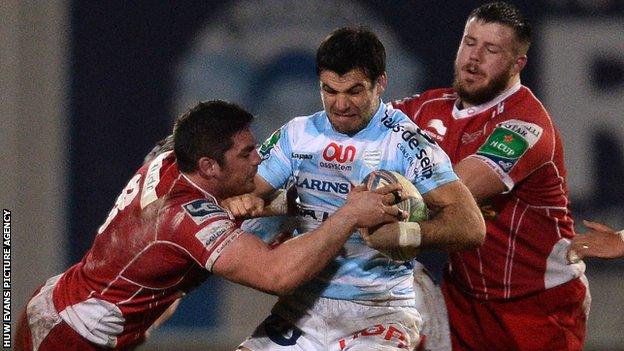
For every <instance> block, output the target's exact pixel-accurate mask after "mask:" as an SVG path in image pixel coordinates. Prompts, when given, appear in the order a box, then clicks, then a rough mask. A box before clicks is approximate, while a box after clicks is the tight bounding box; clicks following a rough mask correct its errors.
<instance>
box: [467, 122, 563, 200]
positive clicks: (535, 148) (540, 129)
mask: <svg viewBox="0 0 624 351" xmlns="http://www.w3.org/2000/svg"><path fill="white" fill-rule="evenodd" d="M549 121H550V120H549V119H547V118H540V116H538V117H537V118H530V119H526V120H521V119H507V120H504V121H502V122H499V123H497V124H496V125H495V126H494V127H493V128H492V129H491V130H490V133H489V135H488V136H487V139H486V141H485V142H484V143H483V144H482V145H481V147H480V148H479V149H478V150H477V152H476V153H475V154H474V155H473V157H477V158H479V159H480V160H482V161H483V162H485V163H486V164H487V165H488V166H490V168H492V170H494V171H495V172H496V174H497V175H498V176H499V177H500V179H501V180H502V181H503V183H505V185H506V186H507V189H508V190H511V189H512V188H513V187H514V185H515V184H517V183H519V182H520V181H522V180H523V179H525V178H526V177H527V176H529V175H530V174H531V173H532V172H534V171H535V170H536V169H538V168H539V167H541V166H542V165H544V164H545V163H546V162H549V161H552V159H553V153H554V147H555V142H554V135H553V131H552V125H551V124H550V122H549Z"/></svg>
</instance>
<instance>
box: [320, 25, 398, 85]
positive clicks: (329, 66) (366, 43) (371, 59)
mask: <svg viewBox="0 0 624 351" xmlns="http://www.w3.org/2000/svg"><path fill="white" fill-rule="evenodd" d="M356 68H360V69H361V70H362V71H363V72H364V74H365V75H366V77H367V78H368V79H370V81H371V82H373V84H374V83H375V82H376V81H377V78H379V76H380V75H381V74H382V73H384V72H385V71H386V50H385V49H384V46H383V44H382V43H381V41H379V38H377V35H375V33H373V32H372V31H371V30H369V29H367V28H363V27H360V28H349V27H345V28H340V29H336V30H335V31H333V32H332V33H331V34H330V35H329V36H328V37H327V38H325V39H324V40H323V42H321V45H320V46H319V48H318V50H317V51H316V74H317V75H320V74H321V72H322V71H325V70H329V71H333V72H336V73H338V74H339V75H343V74H345V73H347V72H349V71H351V70H352V69H356Z"/></svg>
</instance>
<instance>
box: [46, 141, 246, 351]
mask: <svg viewBox="0 0 624 351" xmlns="http://www.w3.org/2000/svg"><path fill="white" fill-rule="evenodd" d="M241 233H242V231H241V230H240V229H239V228H238V226H237V225H236V224H234V222H233V221H232V220H231V218H230V216H229V215H228V213H226V211H225V210H223V209H222V208H221V207H219V205H218V204H217V202H216V200H215V199H214V197H212V196H211V195H210V194H208V193H206V192H204V191H202V190H201V189H199V188H198V187H196V186H195V185H193V184H192V183H191V182H190V181H189V180H188V179H186V178H185V177H184V176H183V175H182V174H181V173H180V172H179V170H178V168H177V165H176V163H175V158H174V155H173V153H172V152H165V153H162V154H160V155H159V156H157V157H156V158H155V159H154V160H153V161H152V162H151V163H149V164H146V165H144V166H143V167H142V168H141V169H140V170H139V171H138V172H137V173H136V175H135V176H134V177H133V178H132V179H131V180H130V182H129V183H128V186H127V187H126V188H125V189H124V190H123V192H122V194H121V195H120V196H119V198H118V199H117V201H116V203H115V206H114V208H113V210H112V211H111V212H110V215H109V217H108V219H107V220H106V222H105V223H104V224H103V225H102V226H101V227H100V228H99V230H98V234H97V236H96V238H95V242H94V244H93V246H92V248H91V249H90V250H89V251H88V252H87V254H86V255H85V257H84V258H83V259H82V261H81V262H79V263H78V264H76V265H74V266H73V267H71V268H70V269H69V270H68V271H67V272H65V274H63V275H62V277H61V278H60V279H59V281H58V283H56V287H55V289H54V294H53V301H54V306H55V308H56V310H57V312H58V314H59V315H60V317H61V318H62V319H63V320H64V321H65V322H66V323H67V324H69V325H70V326H71V327H72V328H73V329H74V330H76V331H77V332H78V333H79V334H80V335H82V336H83V337H84V338H86V339H87V340H89V341H91V342H93V343H95V344H97V345H101V346H106V347H117V348H123V347H125V346H128V345H134V344H136V343H139V342H141V341H142V340H143V338H144V333H145V331H146V330H147V329H148V328H149V327H150V326H151V324H152V323H153V322H154V321H155V320H156V319H157V318H158V317H159V316H160V315H161V314H162V313H163V312H164V311H165V310H166V309H167V308H168V307H169V306H170V305H171V304H172V303H173V302H174V301H175V300H176V299H177V298H179V297H180V296H181V295H183V294H184V293H185V292H187V291H189V290H191V289H192V288H194V287H195V286H197V285H199V284H200V283H201V282H203V281H204V280H205V278H206V277H207V275H208V273H209V271H210V270H211V269H212V265H213V264H214V262H215V261H216V260H217V258H218V257H219V255H220V254H221V253H222V251H223V250H224V248H225V247H226V246H227V245H228V244H229V243H231V242H232V241H233V240H235V239H236V238H237V237H238V236H239V235H240V234H241Z"/></svg>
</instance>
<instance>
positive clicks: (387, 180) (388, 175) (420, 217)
mask: <svg viewBox="0 0 624 351" xmlns="http://www.w3.org/2000/svg"><path fill="white" fill-rule="evenodd" d="M393 183H399V184H401V187H402V190H401V192H400V197H401V201H400V202H399V203H397V206H398V207H399V208H400V209H401V210H403V211H405V212H407V213H409V217H408V218H407V219H404V220H403V221H404V222H421V221H424V220H426V219H427V218H428V210H427V205H426V204H425V201H424V200H423V198H422V195H420V192H419V191H418V189H416V187H415V186H414V184H412V182H410V181H409V180H408V179H407V178H405V177H404V176H403V175H401V174H399V173H397V172H394V171H387V170H385V169H382V170H378V171H373V172H371V173H369V174H368V175H367V176H366V177H364V180H362V184H364V185H366V188H367V189H369V190H375V189H377V188H380V187H382V186H384V185H388V184H393Z"/></svg>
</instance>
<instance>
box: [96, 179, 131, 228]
mask: <svg viewBox="0 0 624 351" xmlns="http://www.w3.org/2000/svg"><path fill="white" fill-rule="evenodd" d="M139 180H141V175H140V174H136V175H135V176H134V177H132V179H130V181H129V182H128V185H126V187H125V188H124V190H123V191H122V192H121V194H119V197H118V198H117V201H115V205H114V206H113V209H112V210H111V211H110V213H109V214H108V218H106V222H104V224H102V226H100V228H99V229H98V234H102V232H103V231H105V230H106V228H107V227H108V225H109V224H110V222H112V221H113V219H114V218H115V216H117V213H119V211H123V209H124V208H126V206H128V205H130V203H131V202H132V200H134V198H135V197H136V196H137V194H138V193H139Z"/></svg>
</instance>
